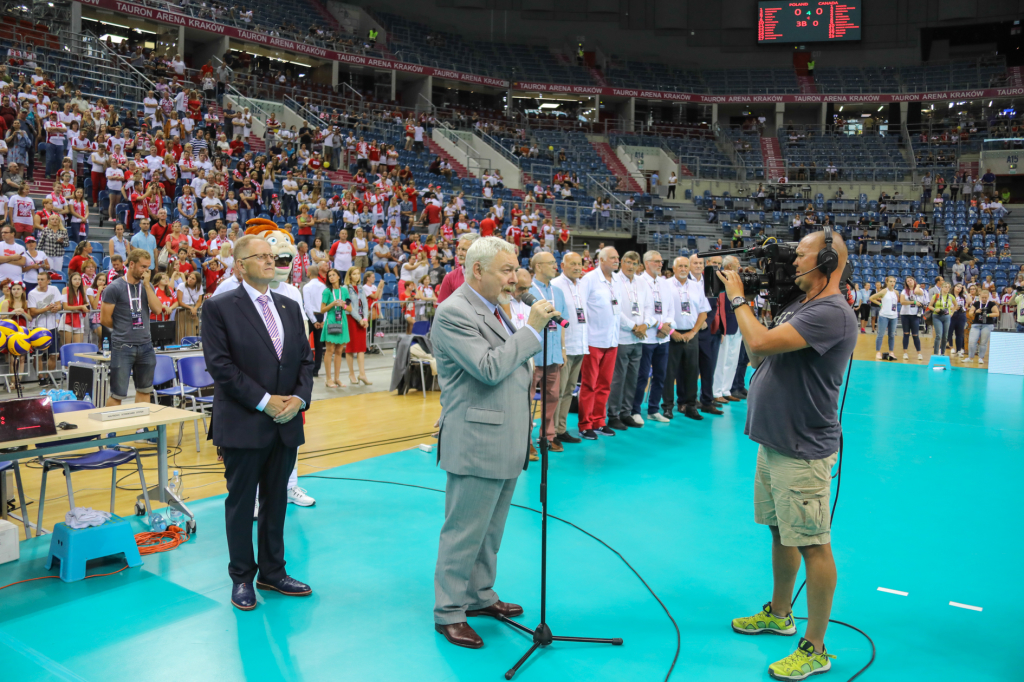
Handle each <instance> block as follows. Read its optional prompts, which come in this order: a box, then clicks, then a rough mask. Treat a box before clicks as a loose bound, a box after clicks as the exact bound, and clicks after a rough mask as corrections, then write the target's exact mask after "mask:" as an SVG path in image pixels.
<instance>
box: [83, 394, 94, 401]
mask: <svg viewBox="0 0 1024 682" xmlns="http://www.w3.org/2000/svg"><path fill="white" fill-rule="evenodd" d="M82 400H84V401H85V402H87V403H91V402H92V396H91V395H89V394H88V393H86V394H85V397H84V398H82Z"/></svg>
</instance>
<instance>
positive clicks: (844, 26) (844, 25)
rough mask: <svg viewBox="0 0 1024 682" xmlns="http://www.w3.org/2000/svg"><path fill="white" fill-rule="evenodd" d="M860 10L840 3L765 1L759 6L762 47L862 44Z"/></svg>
mask: <svg viewBox="0 0 1024 682" xmlns="http://www.w3.org/2000/svg"><path fill="white" fill-rule="evenodd" d="M860 13H861V8H860V5H859V4H856V3H855V2H842V1H841V0H793V1H787V0H766V1H762V2H759V3H758V22H757V40H758V42H759V43H773V42H780V43H805V42H828V41H832V40H860V28H861V27H860V20H861V17H860Z"/></svg>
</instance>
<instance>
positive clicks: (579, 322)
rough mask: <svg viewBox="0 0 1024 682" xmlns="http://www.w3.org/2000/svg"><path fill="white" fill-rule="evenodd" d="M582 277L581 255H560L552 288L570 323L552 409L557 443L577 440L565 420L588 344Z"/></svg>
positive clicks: (571, 253) (573, 253)
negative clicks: (558, 272) (561, 300)
mask: <svg viewBox="0 0 1024 682" xmlns="http://www.w3.org/2000/svg"><path fill="white" fill-rule="evenodd" d="M582 276H583V257H582V256H580V254H578V253H576V252H570V253H567V254H565V256H564V257H563V258H562V274H561V275H559V276H558V277H555V278H554V279H553V280H551V285H552V287H557V288H558V289H559V290H561V292H562V296H563V298H564V299H565V301H566V303H567V305H568V306H569V308H570V310H569V315H568V316H564V315H563V316H562V319H564V320H566V321H567V322H568V323H569V326H568V327H566V328H565V337H564V344H563V345H564V347H563V349H562V352H563V353H564V354H565V355H564V358H565V359H564V361H563V364H562V370H561V372H559V377H558V409H556V410H555V440H556V441H558V443H559V444H560V445H564V444H566V443H572V444H574V443H579V442H580V439H579V438H577V437H576V436H574V435H572V434H571V433H569V431H568V428H567V424H566V420H567V417H568V414H569V407H570V406H571V405H572V396H573V393H574V392H575V391H576V384H577V382H578V381H579V378H580V370H581V369H582V368H583V358H584V357H585V356H586V354H587V353H589V352H590V351H589V346H588V343H587V320H586V312H585V310H584V307H583V296H582V293H581V290H580V289H581V287H580V277H582Z"/></svg>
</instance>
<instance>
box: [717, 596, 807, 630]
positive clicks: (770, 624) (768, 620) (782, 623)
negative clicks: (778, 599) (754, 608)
mask: <svg viewBox="0 0 1024 682" xmlns="http://www.w3.org/2000/svg"><path fill="white" fill-rule="evenodd" d="M732 629H733V630H735V631H736V632H738V633H740V634H741V635H763V634H766V633H767V634H770V635H785V636H787V637H789V636H790V635H795V634H796V623H794V622H793V614H792V613H791V614H789V615H788V616H786V617H785V618H780V617H778V616H776V615H775V614H774V613H772V603H771V602H768V603H767V604H765V605H764V609H762V610H761V611H760V612H759V613H755V614H754V615H753V616H747V617H746V618H734V619H733V621H732Z"/></svg>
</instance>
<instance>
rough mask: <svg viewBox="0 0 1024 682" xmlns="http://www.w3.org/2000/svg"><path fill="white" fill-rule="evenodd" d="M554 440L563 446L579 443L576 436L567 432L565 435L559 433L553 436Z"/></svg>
mask: <svg viewBox="0 0 1024 682" xmlns="http://www.w3.org/2000/svg"><path fill="white" fill-rule="evenodd" d="M555 440H557V441H558V442H559V443H562V444H563V445H564V444H565V443H579V442H580V439H579V438H577V437H576V436H571V435H569V432H568V431H566V432H565V433H560V434H558V435H557V436H555Z"/></svg>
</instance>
